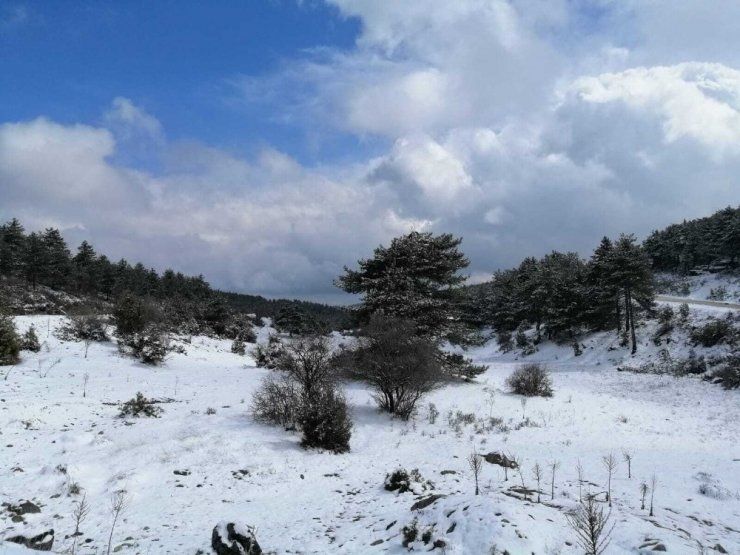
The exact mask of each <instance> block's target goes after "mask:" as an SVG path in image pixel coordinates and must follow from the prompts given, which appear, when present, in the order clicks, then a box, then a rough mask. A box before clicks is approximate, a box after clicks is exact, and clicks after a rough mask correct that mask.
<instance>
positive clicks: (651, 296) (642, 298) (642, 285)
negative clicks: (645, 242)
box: [608, 234, 655, 354]
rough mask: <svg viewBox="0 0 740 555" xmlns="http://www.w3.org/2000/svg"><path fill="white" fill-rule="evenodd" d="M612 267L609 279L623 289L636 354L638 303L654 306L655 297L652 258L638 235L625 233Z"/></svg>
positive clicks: (625, 321)
mask: <svg viewBox="0 0 740 555" xmlns="http://www.w3.org/2000/svg"><path fill="white" fill-rule="evenodd" d="M609 267H610V269H611V275H610V277H609V280H608V283H609V286H611V287H614V288H616V289H617V290H618V291H619V294H620V296H621V299H622V300H623V302H624V323H625V328H624V329H625V331H629V334H630V338H631V341H632V353H633V354H634V353H635V352H636V351H637V340H636V338H635V306H637V307H642V308H644V309H652V305H653V303H654V300H655V291H654V288H653V273H652V271H651V269H650V260H649V259H648V257H647V256H646V254H645V252H644V251H643V249H642V247H640V246H639V245H637V243H636V240H635V237H634V235H631V234H630V235H625V234H622V235H620V237H619V240H618V241H617V242H616V244H615V245H614V249H613V252H612V255H611V257H610V264H609Z"/></svg>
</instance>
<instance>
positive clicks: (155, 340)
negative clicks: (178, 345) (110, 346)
mask: <svg viewBox="0 0 740 555" xmlns="http://www.w3.org/2000/svg"><path fill="white" fill-rule="evenodd" d="M118 346H119V349H121V350H123V351H124V352H125V351H127V350H128V352H130V354H131V355H132V356H134V357H135V358H138V359H139V360H141V362H143V363H144V364H150V365H152V366H155V365H157V364H161V363H162V362H164V359H165V357H166V356H167V354H168V353H169V352H170V351H172V350H173V349H172V347H171V345H170V338H169V335H168V334H167V333H166V332H165V331H163V330H162V329H160V328H159V327H157V326H148V327H147V328H146V329H145V330H144V331H143V332H142V333H133V334H131V335H126V336H123V337H121V338H120V339H119V341H118Z"/></svg>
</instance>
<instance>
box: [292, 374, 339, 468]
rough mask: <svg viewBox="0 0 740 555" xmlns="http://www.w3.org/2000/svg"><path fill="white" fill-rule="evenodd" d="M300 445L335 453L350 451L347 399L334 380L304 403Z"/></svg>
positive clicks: (300, 419)
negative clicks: (333, 382) (336, 386)
mask: <svg viewBox="0 0 740 555" xmlns="http://www.w3.org/2000/svg"><path fill="white" fill-rule="evenodd" d="M299 421H300V426H301V430H302V431H303V438H302V439H301V445H302V446H303V447H306V448H318V449H326V450H328V451H332V452H334V453H347V452H349V440H350V437H351V436H352V420H351V418H350V416H349V410H348V409H347V402H346V401H345V399H344V396H343V395H342V394H341V392H339V391H337V389H336V388H335V387H334V384H332V383H327V384H323V385H322V386H321V387H320V388H318V390H316V391H314V392H313V395H312V397H311V398H310V399H307V400H306V401H305V402H304V403H303V404H302V406H301V411H300V418H299Z"/></svg>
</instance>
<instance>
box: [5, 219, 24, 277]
mask: <svg viewBox="0 0 740 555" xmlns="http://www.w3.org/2000/svg"><path fill="white" fill-rule="evenodd" d="M23 231H24V230H23V226H22V225H21V223H20V222H19V221H18V220H17V219H16V218H13V219H12V220H11V221H10V222H8V223H7V224H5V225H3V226H2V227H1V228H0V274H2V275H6V276H18V275H20V274H21V271H22V268H23V255H24V251H25V243H26V237H25V235H23Z"/></svg>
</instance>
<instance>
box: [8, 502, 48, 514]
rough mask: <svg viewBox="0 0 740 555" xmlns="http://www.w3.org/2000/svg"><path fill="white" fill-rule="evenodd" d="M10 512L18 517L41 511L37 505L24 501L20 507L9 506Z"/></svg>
mask: <svg viewBox="0 0 740 555" xmlns="http://www.w3.org/2000/svg"><path fill="white" fill-rule="evenodd" d="M8 511H10V512H11V513H15V514H17V515H18V516H23V515H29V514H36V513H40V512H41V509H40V508H39V506H38V505H36V504H35V503H31V502H30V501H24V502H23V503H21V504H20V505H8Z"/></svg>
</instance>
